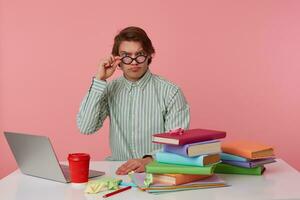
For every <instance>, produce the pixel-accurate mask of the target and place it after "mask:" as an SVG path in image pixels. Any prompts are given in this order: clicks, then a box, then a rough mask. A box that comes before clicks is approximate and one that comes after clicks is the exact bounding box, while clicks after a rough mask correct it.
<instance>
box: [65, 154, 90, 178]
mask: <svg viewBox="0 0 300 200" xmlns="http://www.w3.org/2000/svg"><path fill="white" fill-rule="evenodd" d="M68 161H69V169H70V176H71V182H72V183H86V182H88V180H89V165H90V155H89V154H86V153H71V154H69V156H68Z"/></svg>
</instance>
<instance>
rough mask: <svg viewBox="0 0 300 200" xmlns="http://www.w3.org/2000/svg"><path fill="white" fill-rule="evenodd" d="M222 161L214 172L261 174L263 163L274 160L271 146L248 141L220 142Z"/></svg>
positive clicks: (263, 167) (263, 168)
mask: <svg viewBox="0 0 300 200" xmlns="http://www.w3.org/2000/svg"><path fill="white" fill-rule="evenodd" d="M221 160H222V163H219V164H218V165H217V167H216V169H215V172H216V173H225V174H247V175H262V174H263V172H264V171H265V169H266V168H265V165H266V164H269V163H273V162H276V160H275V155H274V150H273V148H272V147H271V146H268V145H263V144H258V143H256V142H250V141H233V142H226V143H222V153H221Z"/></svg>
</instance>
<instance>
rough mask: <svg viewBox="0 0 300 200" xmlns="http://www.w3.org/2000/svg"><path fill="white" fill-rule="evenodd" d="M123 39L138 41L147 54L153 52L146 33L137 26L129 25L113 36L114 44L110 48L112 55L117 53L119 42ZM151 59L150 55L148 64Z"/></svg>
mask: <svg viewBox="0 0 300 200" xmlns="http://www.w3.org/2000/svg"><path fill="white" fill-rule="evenodd" d="M123 41H134V42H140V43H141V45H142V47H143V50H144V51H145V52H146V53H147V55H150V56H151V55H152V54H153V53H155V50H154V47H153V45H152V42H151V40H150V38H149V37H148V35H147V33H146V32H145V31H144V30H143V29H141V28H139V27H135V26H129V27H127V28H125V29H123V30H121V31H120V32H119V34H118V35H116V36H115V39H114V46H113V48H112V55H114V56H118V55H119V47H120V44H121V42H123ZM151 61H152V57H150V58H149V59H148V64H150V63H151Z"/></svg>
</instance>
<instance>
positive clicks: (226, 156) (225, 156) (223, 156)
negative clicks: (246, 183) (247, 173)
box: [221, 152, 250, 162]
mask: <svg viewBox="0 0 300 200" xmlns="http://www.w3.org/2000/svg"><path fill="white" fill-rule="evenodd" d="M221 160H232V161H242V162H247V161H249V160H250V159H247V158H244V157H241V156H236V155H233V154H229V153H224V152H222V153H221Z"/></svg>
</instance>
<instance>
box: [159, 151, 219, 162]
mask: <svg viewBox="0 0 300 200" xmlns="http://www.w3.org/2000/svg"><path fill="white" fill-rule="evenodd" d="M155 159H156V161H157V162H160V163H169V164H176V165H190V166H206V165H211V164H214V163H218V162H219V161H220V155H219V154H212V155H202V156H196V157H185V156H181V155H178V154H174V153H168V152H161V151H160V152H157V153H156V154H155Z"/></svg>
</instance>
